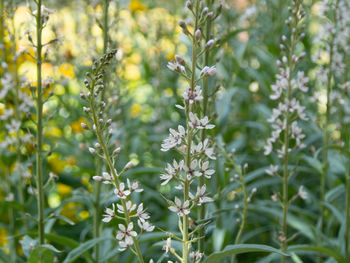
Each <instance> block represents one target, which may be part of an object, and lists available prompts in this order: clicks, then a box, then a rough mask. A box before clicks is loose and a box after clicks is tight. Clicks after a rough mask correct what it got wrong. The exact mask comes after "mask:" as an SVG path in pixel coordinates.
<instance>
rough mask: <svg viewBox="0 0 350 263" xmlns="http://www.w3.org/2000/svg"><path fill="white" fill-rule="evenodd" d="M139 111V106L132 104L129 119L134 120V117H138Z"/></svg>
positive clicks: (140, 108)
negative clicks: (132, 118)
mask: <svg viewBox="0 0 350 263" xmlns="http://www.w3.org/2000/svg"><path fill="white" fill-rule="evenodd" d="M141 111H142V107H141V105H140V104H138V103H134V104H133V105H132V106H131V109H130V115H131V117H134V118H135V117H137V116H139V115H140V113H141Z"/></svg>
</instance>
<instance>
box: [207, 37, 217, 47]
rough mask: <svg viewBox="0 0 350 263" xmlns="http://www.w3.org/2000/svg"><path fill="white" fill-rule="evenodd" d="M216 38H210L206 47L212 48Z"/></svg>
mask: <svg viewBox="0 0 350 263" xmlns="http://www.w3.org/2000/svg"><path fill="white" fill-rule="evenodd" d="M214 42H215V41H214V39H210V40H209V41H208V42H207V43H206V44H205V47H206V48H212V47H213V45H214Z"/></svg>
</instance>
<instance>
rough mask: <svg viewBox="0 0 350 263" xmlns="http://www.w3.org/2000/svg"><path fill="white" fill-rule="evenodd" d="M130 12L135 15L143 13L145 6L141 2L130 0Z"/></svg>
mask: <svg viewBox="0 0 350 263" xmlns="http://www.w3.org/2000/svg"><path fill="white" fill-rule="evenodd" d="M129 8H130V11H131V12H133V13H135V12H137V11H145V10H147V6H145V5H144V4H143V3H142V2H141V1H138V0H131V1H130V4H129Z"/></svg>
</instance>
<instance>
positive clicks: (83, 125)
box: [81, 122, 89, 130]
mask: <svg viewBox="0 0 350 263" xmlns="http://www.w3.org/2000/svg"><path fill="white" fill-rule="evenodd" d="M81 127H82V128H83V129H84V130H88V129H89V127H88V126H87V125H86V123H84V122H82V123H81Z"/></svg>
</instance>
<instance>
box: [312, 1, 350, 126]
mask: <svg viewBox="0 0 350 263" xmlns="http://www.w3.org/2000/svg"><path fill="white" fill-rule="evenodd" d="M321 10H322V12H321V14H320V17H321V18H323V19H325V20H326V21H327V22H325V23H324V24H323V25H322V28H321V30H320V32H319V34H318V35H317V37H316V38H315V43H319V49H318V53H317V55H316V56H315V58H314V60H315V62H317V63H318V64H321V63H320V54H322V53H326V54H329V57H330V61H329V63H328V65H322V64H321V65H320V66H319V69H318V73H319V74H323V77H322V78H318V85H319V86H320V87H327V86H330V87H329V89H330V94H329V98H328V99H329V101H330V103H329V106H330V107H331V109H330V113H336V112H337V111H340V112H339V113H340V114H338V117H340V118H341V120H340V122H341V123H348V122H349V120H348V118H347V113H348V112H349V108H348V106H347V103H345V102H346V99H345V98H346V97H347V94H348V89H347V86H348V85H349V84H348V81H347V78H346V77H345V79H344V78H343V76H344V75H346V74H347V72H346V56H347V55H349V54H350V44H349V41H350V37H349V35H350V3H349V2H348V1H345V0H338V1H333V2H329V1H323V2H322V8H321ZM333 77H334V78H336V80H337V82H336V83H337V85H338V84H339V88H340V89H336V88H334V89H332V86H334V85H333V84H332V83H333V82H332V79H333ZM344 95H345V96H344ZM341 116H342V117H341Z"/></svg>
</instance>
